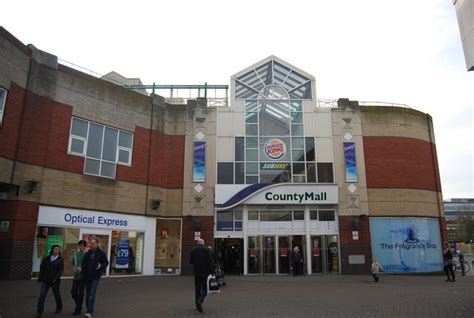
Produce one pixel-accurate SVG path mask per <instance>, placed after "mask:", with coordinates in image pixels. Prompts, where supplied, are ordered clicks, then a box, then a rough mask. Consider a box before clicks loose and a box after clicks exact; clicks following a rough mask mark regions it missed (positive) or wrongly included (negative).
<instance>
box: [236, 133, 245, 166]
mask: <svg viewBox="0 0 474 318" xmlns="http://www.w3.org/2000/svg"><path fill="white" fill-rule="evenodd" d="M235 161H244V137H235Z"/></svg>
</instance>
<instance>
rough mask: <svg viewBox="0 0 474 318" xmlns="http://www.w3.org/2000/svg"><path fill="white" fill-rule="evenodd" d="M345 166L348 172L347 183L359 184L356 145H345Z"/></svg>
mask: <svg viewBox="0 0 474 318" xmlns="http://www.w3.org/2000/svg"><path fill="white" fill-rule="evenodd" d="M344 165H345V170H346V182H357V165H356V155H355V143H353V142H345V143H344Z"/></svg>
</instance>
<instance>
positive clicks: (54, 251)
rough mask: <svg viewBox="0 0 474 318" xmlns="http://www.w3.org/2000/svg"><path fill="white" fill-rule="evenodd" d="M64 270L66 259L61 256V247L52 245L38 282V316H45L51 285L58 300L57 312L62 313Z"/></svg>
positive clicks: (41, 268)
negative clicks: (61, 288) (62, 276)
mask: <svg viewBox="0 0 474 318" xmlns="http://www.w3.org/2000/svg"><path fill="white" fill-rule="evenodd" d="M63 270H64V261H63V259H62V257H61V248H60V247H59V245H53V246H51V250H50V251H49V255H48V256H46V257H45V258H44V259H43V261H42V262H41V265H40V272H39V275H38V282H39V283H41V289H40V295H39V298H38V306H37V308H36V318H40V317H42V316H43V310H44V301H45V300H46V295H47V294H48V290H49V288H50V287H51V288H52V289H53V295H54V300H55V302H56V311H55V312H54V313H55V314H57V313H60V312H61V310H62V309H63V301H62V299H61V294H60V293H59V287H60V284H61V275H62V273H63Z"/></svg>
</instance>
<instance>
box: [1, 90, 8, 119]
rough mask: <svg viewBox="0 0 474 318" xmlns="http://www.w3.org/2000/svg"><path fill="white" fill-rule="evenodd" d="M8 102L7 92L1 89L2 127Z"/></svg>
mask: <svg viewBox="0 0 474 318" xmlns="http://www.w3.org/2000/svg"><path fill="white" fill-rule="evenodd" d="M6 100H7V90H6V89H4V88H3V87H0V126H2V121H3V113H4V112H5V102H6Z"/></svg>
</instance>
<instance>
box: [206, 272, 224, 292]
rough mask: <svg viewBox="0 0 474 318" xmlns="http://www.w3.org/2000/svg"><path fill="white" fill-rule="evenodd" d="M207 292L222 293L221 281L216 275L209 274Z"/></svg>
mask: <svg viewBox="0 0 474 318" xmlns="http://www.w3.org/2000/svg"><path fill="white" fill-rule="evenodd" d="M206 285H207V293H208V294H216V293H220V292H221V289H220V286H219V282H218V281H217V279H216V276H214V275H209V276H207V284H206Z"/></svg>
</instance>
